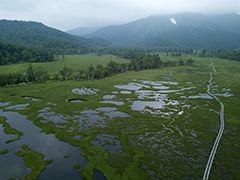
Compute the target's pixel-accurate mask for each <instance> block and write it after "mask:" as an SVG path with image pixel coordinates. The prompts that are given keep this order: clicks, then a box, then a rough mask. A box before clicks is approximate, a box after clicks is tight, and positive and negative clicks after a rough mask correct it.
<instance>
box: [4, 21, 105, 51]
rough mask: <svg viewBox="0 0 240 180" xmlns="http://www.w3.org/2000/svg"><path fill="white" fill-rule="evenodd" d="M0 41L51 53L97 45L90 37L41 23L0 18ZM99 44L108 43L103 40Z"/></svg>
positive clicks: (88, 49)
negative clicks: (82, 36)
mask: <svg viewBox="0 0 240 180" xmlns="http://www.w3.org/2000/svg"><path fill="white" fill-rule="evenodd" d="M0 41H2V42H4V43H9V44H15V45H21V46H26V47H33V48H38V49H44V50H48V51H51V52H53V53H78V54H82V53H87V52H89V51H91V49H92V48H94V47H95V46H97V45H96V44H95V41H92V40H91V39H86V38H81V37H78V36H73V35H71V34H68V33H65V32H62V31H60V30H57V29H54V28H50V27H47V26H45V25H44V24H42V23H38V22H26V21H10V20H0ZM98 45H99V44H98ZM100 45H103V46H105V45H108V43H107V42H106V41H103V42H102V43H101V44H100Z"/></svg>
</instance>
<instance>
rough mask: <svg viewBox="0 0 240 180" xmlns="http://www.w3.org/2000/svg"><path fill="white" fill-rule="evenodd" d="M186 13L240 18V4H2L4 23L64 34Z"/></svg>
mask: <svg viewBox="0 0 240 180" xmlns="http://www.w3.org/2000/svg"><path fill="white" fill-rule="evenodd" d="M182 12H194V13H204V14H212V13H216V14H224V13H239V14H240V0H0V19H8V20H23V21H37V22H42V23H43V24H45V25H47V26H50V27H54V28H56V29H60V30H63V31H65V30H70V29H74V28H77V27H103V26H107V25H119V24H124V23H128V22H131V21H134V20H137V19H140V18H144V17H147V16H150V15H163V14H175V13H182Z"/></svg>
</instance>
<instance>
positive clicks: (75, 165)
mask: <svg viewBox="0 0 240 180" xmlns="http://www.w3.org/2000/svg"><path fill="white" fill-rule="evenodd" d="M72 167H73V168H76V169H80V164H74V165H72Z"/></svg>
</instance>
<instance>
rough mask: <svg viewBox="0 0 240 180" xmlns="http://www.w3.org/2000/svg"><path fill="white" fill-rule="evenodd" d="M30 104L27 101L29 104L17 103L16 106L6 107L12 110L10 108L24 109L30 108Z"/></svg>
mask: <svg viewBox="0 0 240 180" xmlns="http://www.w3.org/2000/svg"><path fill="white" fill-rule="evenodd" d="M28 105H29V103H27V104H16V105H14V106H8V107H6V108H5V109H7V110H10V109H13V110H24V109H27V108H28Z"/></svg>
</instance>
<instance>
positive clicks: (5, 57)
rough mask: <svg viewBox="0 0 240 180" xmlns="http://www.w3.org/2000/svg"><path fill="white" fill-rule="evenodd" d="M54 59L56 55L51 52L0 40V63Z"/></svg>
mask: <svg viewBox="0 0 240 180" xmlns="http://www.w3.org/2000/svg"><path fill="white" fill-rule="evenodd" d="M53 60H54V56H53V55H52V54H51V53H49V52H46V51H41V50H37V49H33V48H26V47H21V46H17V45H10V44H4V43H1V42H0V65H6V64H16V63H23V62H31V63H33V62H50V61H53Z"/></svg>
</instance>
